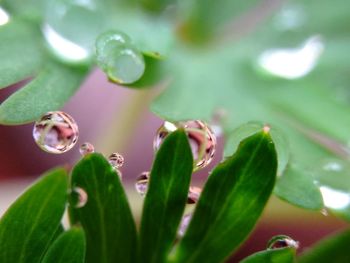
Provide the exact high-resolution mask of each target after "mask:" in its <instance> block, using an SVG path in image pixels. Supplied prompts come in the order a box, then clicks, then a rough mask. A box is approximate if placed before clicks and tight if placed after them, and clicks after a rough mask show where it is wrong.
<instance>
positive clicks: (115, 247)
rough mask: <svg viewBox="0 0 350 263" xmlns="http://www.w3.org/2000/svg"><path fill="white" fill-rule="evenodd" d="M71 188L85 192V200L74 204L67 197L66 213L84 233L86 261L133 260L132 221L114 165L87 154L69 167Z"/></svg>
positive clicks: (133, 239)
mask: <svg viewBox="0 0 350 263" xmlns="http://www.w3.org/2000/svg"><path fill="white" fill-rule="evenodd" d="M71 187H72V189H73V192H74V189H75V188H77V187H79V188H81V189H83V191H85V192H86V194H87V203H86V204H85V205H84V206H83V207H80V208H79V207H76V206H75V204H74V203H75V202H74V200H73V199H74V198H71V200H70V207H69V214H70V218H71V221H72V222H73V223H74V224H80V225H81V226H82V227H83V229H84V231H85V236H86V251H87V254H86V262H88V263H89V262H91V263H96V262H99V263H107V262H113V263H114V262H123V263H124V262H125V263H127V262H135V258H136V251H137V243H136V228H135V223H134V220H133V217H132V214H131V211H130V208H129V205H128V202H127V199H126V196H125V193H124V190H123V187H122V185H121V182H120V179H119V176H118V174H117V173H116V171H115V170H114V168H112V166H111V165H110V164H109V163H108V162H107V160H106V159H105V158H104V157H103V156H102V155H101V154H89V155H88V156H86V157H84V159H82V160H81V161H80V162H79V163H78V164H77V165H76V166H75V167H74V169H73V173H72V181H71Z"/></svg>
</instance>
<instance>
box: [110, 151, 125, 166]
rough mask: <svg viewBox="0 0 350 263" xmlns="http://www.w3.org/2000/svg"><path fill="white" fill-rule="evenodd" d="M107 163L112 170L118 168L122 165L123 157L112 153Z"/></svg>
mask: <svg viewBox="0 0 350 263" xmlns="http://www.w3.org/2000/svg"><path fill="white" fill-rule="evenodd" d="M108 161H109V163H110V164H111V165H112V166H113V167H114V168H120V167H122V166H123V164H124V157H123V155H121V154H119V153H112V154H111V155H110V156H109V157H108Z"/></svg>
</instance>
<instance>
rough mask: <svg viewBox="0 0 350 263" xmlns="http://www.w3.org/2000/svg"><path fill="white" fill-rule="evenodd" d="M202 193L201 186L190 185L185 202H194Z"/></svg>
mask: <svg viewBox="0 0 350 263" xmlns="http://www.w3.org/2000/svg"><path fill="white" fill-rule="evenodd" d="M201 193H202V188H200V187H196V186H190V189H189V191H188V197H187V204H196V203H197V202H198V200H199V197H200V195H201Z"/></svg>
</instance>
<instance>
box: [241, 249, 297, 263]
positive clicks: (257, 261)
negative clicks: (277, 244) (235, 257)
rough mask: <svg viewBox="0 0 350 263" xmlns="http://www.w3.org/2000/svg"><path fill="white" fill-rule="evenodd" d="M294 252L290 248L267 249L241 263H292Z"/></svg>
mask: <svg viewBox="0 0 350 263" xmlns="http://www.w3.org/2000/svg"><path fill="white" fill-rule="evenodd" d="M294 258H295V250H294V249H292V248H282V249H269V250H264V251H260V252H257V253H255V254H253V255H251V256H249V257H247V258H245V259H243V260H242V261H241V263H293V262H294V260H295V259H294Z"/></svg>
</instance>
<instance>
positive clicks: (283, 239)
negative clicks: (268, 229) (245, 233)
mask: <svg viewBox="0 0 350 263" xmlns="http://www.w3.org/2000/svg"><path fill="white" fill-rule="evenodd" d="M285 247H290V248H294V249H298V248H299V242H298V241H295V240H293V239H292V238H290V237H289V236H285V235H278V236H274V237H273V238H271V239H270V241H269V242H268V244H267V248H268V249H278V248H285Z"/></svg>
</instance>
